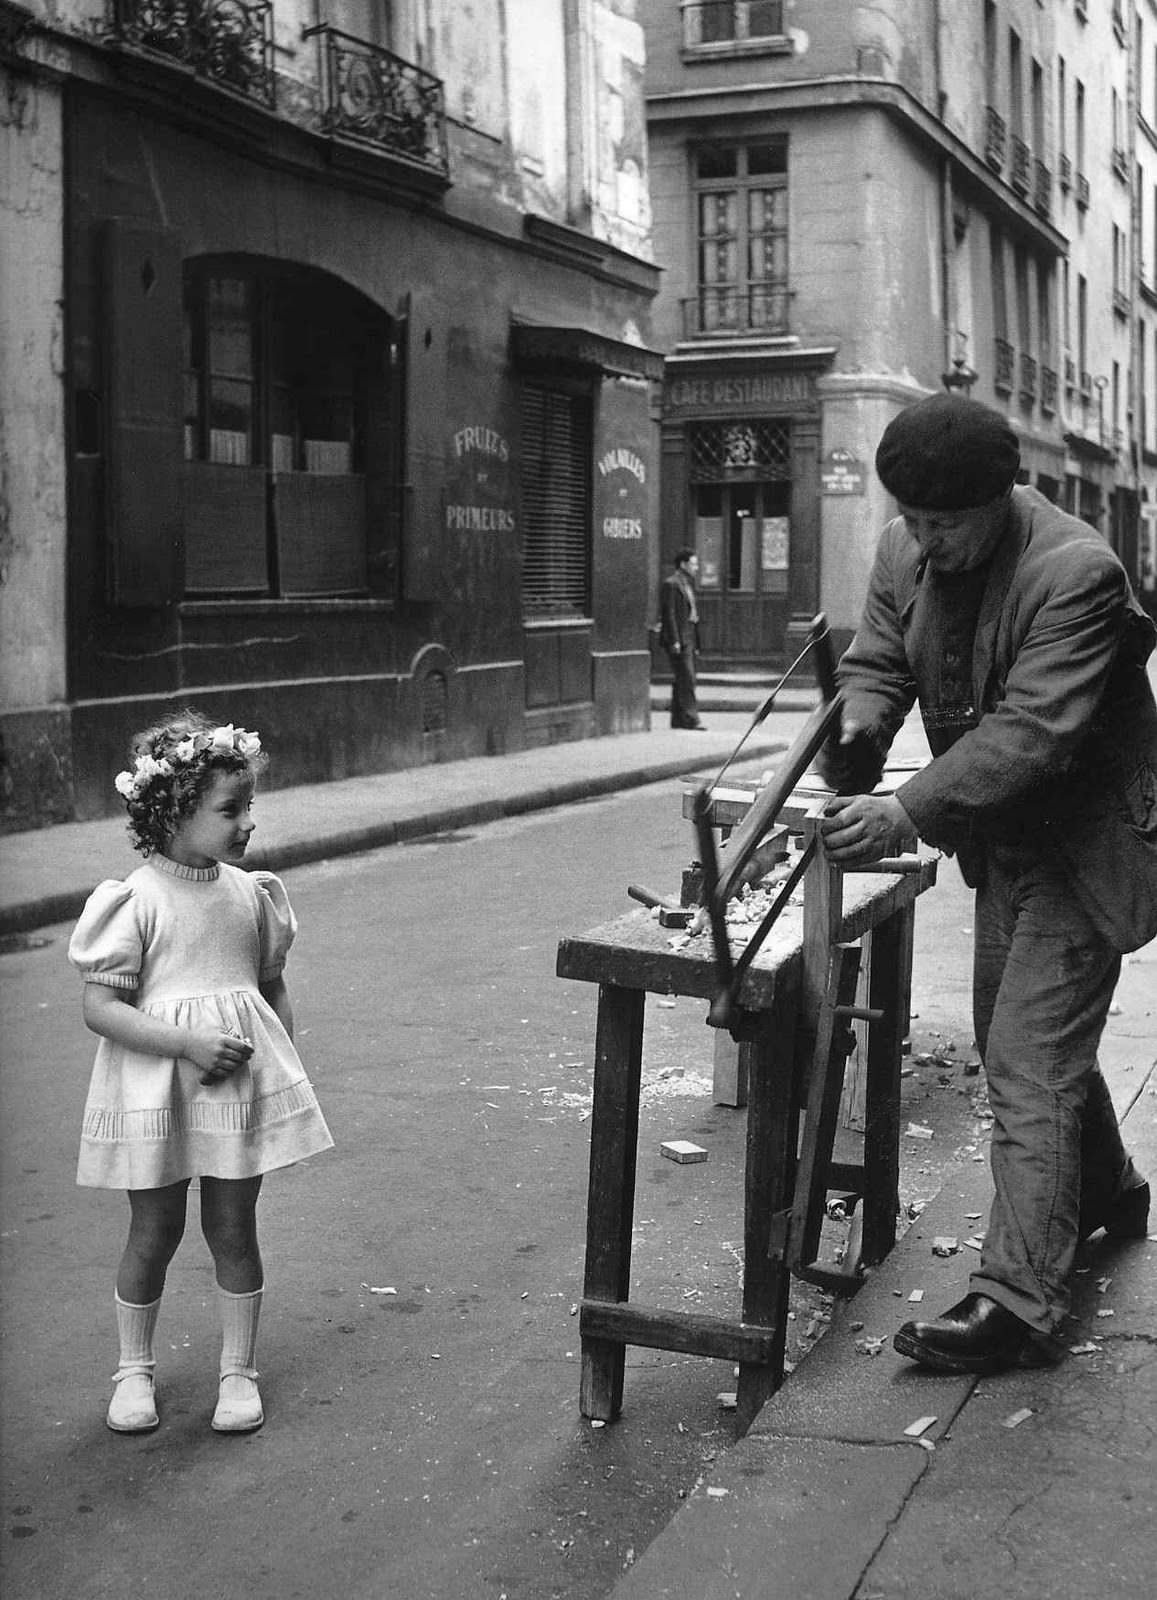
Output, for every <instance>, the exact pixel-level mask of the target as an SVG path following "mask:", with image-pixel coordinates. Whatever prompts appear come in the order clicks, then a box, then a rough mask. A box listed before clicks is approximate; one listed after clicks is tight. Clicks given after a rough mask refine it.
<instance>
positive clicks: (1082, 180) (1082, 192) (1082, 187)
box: [1077, 172, 1089, 211]
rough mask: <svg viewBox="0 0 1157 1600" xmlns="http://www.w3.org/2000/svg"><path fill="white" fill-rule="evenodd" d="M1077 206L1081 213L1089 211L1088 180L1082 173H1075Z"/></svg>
mask: <svg viewBox="0 0 1157 1600" xmlns="http://www.w3.org/2000/svg"><path fill="white" fill-rule="evenodd" d="M1077 205H1078V206H1079V207H1080V208H1081V210H1082V211H1087V210H1088V209H1089V180H1088V178H1086V177H1085V175H1084V173H1083V172H1078V173H1077Z"/></svg>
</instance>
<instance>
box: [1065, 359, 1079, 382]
mask: <svg viewBox="0 0 1157 1600" xmlns="http://www.w3.org/2000/svg"><path fill="white" fill-rule="evenodd" d="M1076 386H1077V363H1076V362H1075V361H1074V360H1073V358H1072V356H1066V357H1065V388H1066V389H1075V388H1076Z"/></svg>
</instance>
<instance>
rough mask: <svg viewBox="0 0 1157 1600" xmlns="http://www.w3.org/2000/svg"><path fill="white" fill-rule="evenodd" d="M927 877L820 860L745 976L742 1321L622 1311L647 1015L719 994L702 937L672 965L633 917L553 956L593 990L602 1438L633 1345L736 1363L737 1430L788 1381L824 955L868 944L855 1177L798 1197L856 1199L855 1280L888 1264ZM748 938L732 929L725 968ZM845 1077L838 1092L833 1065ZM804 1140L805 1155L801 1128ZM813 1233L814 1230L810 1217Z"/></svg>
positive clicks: (833, 1173) (593, 1245) (594, 1397)
mask: <svg viewBox="0 0 1157 1600" xmlns="http://www.w3.org/2000/svg"><path fill="white" fill-rule="evenodd" d="M935 878H936V862H935V860H934V859H933V860H928V861H924V862H922V863H920V865H919V868H918V870H915V871H912V872H908V873H905V874H903V875H900V874H894V873H877V874H873V873H864V874H860V873H842V872H840V871H839V870H838V869H837V868H835V867H834V866H832V865H831V864H830V863H829V862H827V860H826V859H825V858H824V857H823V856H822V852H821V853H820V855H819V856H817V858H816V860H815V861H813V863H812V866H811V867H810V868H809V869H808V873H807V875H806V877H805V895H806V903H805V906H803V907H797V906H791V905H789V906H788V907H787V908H786V909H785V911H784V912H783V914H782V915H781V917H780V919H779V921H778V922H777V923H776V924H775V926H774V927H773V928H772V930H771V933H770V935H769V937H768V939H767V942H766V943H765V944H764V946H763V948H762V949H761V950H760V952H759V954H758V955H757V956H756V958H755V960H754V962H753V963H752V965H751V967H750V968H749V969H748V972H747V974H746V977H745V979H744V986H743V989H742V991H741V993H740V1001H741V1004H742V1006H743V1007H744V1010H745V1011H746V1012H747V1013H749V1020H750V1023H751V1027H750V1028H749V1029H748V1030H745V1032H748V1033H750V1037H749V1038H745V1041H744V1043H743V1044H742V1045H741V1046H740V1049H741V1051H742V1052H743V1053H744V1055H745V1057H746V1059H745V1062H744V1066H745V1069H746V1074H747V1079H748V1103H747V1141H746V1162H745V1182H744V1270H743V1289H742V1307H741V1312H740V1317H739V1319H738V1320H737V1321H729V1320H727V1319H725V1318H721V1317H713V1316H706V1315H702V1314H696V1313H687V1312H680V1311H667V1310H661V1309H657V1308H653V1307H647V1306H642V1305H639V1304H636V1303H633V1302H632V1301H631V1299H630V1270H631V1235H632V1228H633V1223H634V1196H635V1169H636V1161H637V1154H638V1136H639V1094H640V1082H641V1070H642V1055H643V1021H644V1002H645V999H646V994H647V992H648V991H650V992H652V993H658V994H677V995H690V996H695V997H698V998H700V999H703V1000H705V1001H707V1000H710V999H711V998H712V997H713V996H714V994H715V992H716V974H715V965H714V961H713V957H712V947H711V939H710V937H709V936H708V935H707V934H702V935H699V936H697V937H696V938H694V939H693V940H692V941H691V942H690V943H689V944H688V945H686V946H685V947H684V948H682V949H673V948H672V947H671V942H670V941H671V939H672V937H673V935H672V933H671V931H670V930H669V929H666V928H661V927H660V926H659V925H658V922H657V921H656V920H655V919H654V918H652V916H651V914H650V913H649V912H646V911H633V912H629V913H627V914H626V915H625V916H621V917H618V918H617V919H616V920H615V921H613V922H609V923H607V924H606V925H605V926H602V927H599V928H595V929H593V930H592V931H591V932H589V933H586V934H583V935H581V936H580V937H577V938H568V939H563V940H562V941H561V943H560V945H559V950H558V961H557V968H556V970H557V973H558V975H559V976H560V977H563V978H576V979H580V980H583V981H585V982H588V983H596V984H598V986H599V998H598V1017H597V1024H596V1037H595V1072H594V1102H593V1107H592V1113H591V1153H590V1189H589V1196H588V1205H587V1251H586V1272H585V1278H584V1289H583V1301H582V1306H581V1316H580V1331H581V1335H582V1383H581V1392H580V1409H581V1411H582V1414H583V1415H584V1416H587V1417H593V1418H599V1419H602V1420H605V1421H610V1420H611V1419H613V1418H614V1417H616V1416H617V1415H618V1413H619V1411H620V1409H621V1407H622V1397H623V1375H624V1369H625V1356H626V1346H627V1345H629V1344H634V1345H646V1346H650V1347H653V1348H658V1349H664V1350H678V1351H682V1352H685V1353H690V1354H696V1355H703V1356H709V1357H713V1358H716V1359H721V1360H730V1361H736V1362H738V1363H739V1386H738V1412H739V1422H740V1426H741V1428H745V1427H747V1426H748V1425H749V1424H750V1422H751V1420H752V1419H753V1418H754V1416H755V1414H756V1412H757V1411H758V1410H759V1407H760V1406H761V1405H762V1404H763V1402H764V1400H766V1399H767V1398H768V1396H769V1395H771V1394H772V1393H773V1392H774V1391H775V1389H776V1388H778V1386H779V1385H780V1383H781V1382H782V1381H783V1361H784V1348H785V1341H786V1334H787V1313H788V1294H789V1286H790V1275H791V1270H792V1266H793V1258H792V1238H793V1232H794V1235H795V1238H796V1244H797V1247H798V1239H799V1236H800V1231H801V1227H802V1225H803V1224H804V1222H805V1220H806V1219H805V1215H804V1213H805V1211H806V1209H807V1206H808V1205H809V1204H811V1201H809V1198H808V1196H807V1195H804V1194H802V1193H797V1177H799V1175H800V1172H801V1166H804V1165H806V1162H804V1161H803V1160H802V1156H801V1149H800V1131H801V1120H802V1119H803V1110H804V1106H805V1104H807V1103H808V1096H809V1084H808V1082H807V1079H808V1078H809V1075H811V1066H810V1064H811V1060H812V1054H813V1050H814V1047H815V1040H816V1030H817V1015H818V1009H819V1004H820V1000H821V997H822V995H823V993H824V991H825V989H826V985H827V981H828V979H827V973H828V968H829V965H830V961H831V955H832V950H833V948H834V947H836V946H838V945H846V944H850V943H853V942H855V941H859V940H861V939H862V938H863V937H864V936H865V935H866V934H869V933H870V934H871V936H872V962H871V977H870V990H869V996H868V1001H869V1005H870V1006H872V1007H873V1008H878V1009H879V1010H880V1011H882V1012H883V1017H882V1019H881V1020H879V1021H876V1022H873V1023H872V1024H871V1025H870V1027H869V1029H868V1048H867V1091H866V1131H865V1136H864V1158H863V1162H862V1164H858V1165H856V1166H848V1165H842V1166H839V1167H836V1166H835V1165H834V1164H833V1165H831V1166H828V1167H827V1168H826V1169H825V1170H823V1171H822V1172H820V1173H819V1174H818V1177H813V1181H812V1183H811V1185H809V1187H810V1189H811V1190H813V1191H814V1190H815V1187H816V1184H817V1183H819V1182H820V1181H821V1180H823V1183H824V1184H825V1185H830V1186H831V1187H839V1188H846V1189H849V1190H852V1191H854V1192H857V1193H859V1194H861V1195H862V1196H863V1206H864V1213H863V1254H862V1258H861V1259H862V1261H863V1263H864V1264H865V1265H871V1264H872V1263H873V1262H875V1261H879V1260H880V1259H882V1257H883V1256H884V1255H885V1254H886V1253H887V1251H888V1250H889V1249H891V1247H892V1245H893V1244H894V1242H895V1228H896V1213H897V1206H898V1190H899V1134H900V1109H899V1089H900V1058H901V1047H902V1041H903V1037H904V1031H905V1022H906V1016H907V1000H908V988H909V982H910V973H911V951H912V937H911V934H912V919H913V914H914V907H915V902H916V899H917V898H918V896H919V895H921V894H923V893H924V892H925V890H927V889H929V888H931V887H932V885H933V883H934V882H935ZM751 931H752V930H751V929H750V928H744V927H741V928H738V929H737V930H736V934H735V938H734V940H733V949H734V951H735V952H736V953H738V950H739V949H741V948H742V946H743V944H744V943H745V942H746V939H747V937H748V936H749V935H750V933H751ZM840 1071H841V1075H842V1062H841V1068H840ZM813 1092H814V1091H813ZM809 1116H810V1112H809ZM804 1133H805V1140H804V1143H805V1149H806V1143H807V1131H806V1127H805V1130H804ZM802 1182H803V1180H802V1177H800V1183H801V1184H802ZM812 1201H814V1193H813V1194H812ZM813 1209H814V1207H813ZM813 1224H814V1226H816V1227H818V1223H816V1222H815V1221H814V1218H813ZM795 1264H796V1265H797V1268H798V1262H796V1263H795Z"/></svg>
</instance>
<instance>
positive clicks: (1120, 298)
mask: <svg viewBox="0 0 1157 1600" xmlns="http://www.w3.org/2000/svg"><path fill="white" fill-rule="evenodd" d="M1113 311H1114V313H1115V314H1116V315H1117V316H1118V317H1123V318H1124V319H1125V321H1128V319H1129V296H1128V295H1127V294H1126V293H1125V291H1124V289H1114V290H1113Z"/></svg>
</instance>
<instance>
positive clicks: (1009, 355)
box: [992, 339, 1016, 394]
mask: <svg viewBox="0 0 1157 1600" xmlns="http://www.w3.org/2000/svg"><path fill="white" fill-rule="evenodd" d="M995 345H996V350H995V355H996V363H995V366H994V368H993V377H992V386H993V388H994V389H996V390H997V391H998V393H1000V394H1011V393H1012V380H1013V373H1014V370H1015V367H1016V350H1015V348H1014V346H1013V345H1011V344H1010V343H1009V342H1008V340H1007V339H997V340H996V341H995Z"/></svg>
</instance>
